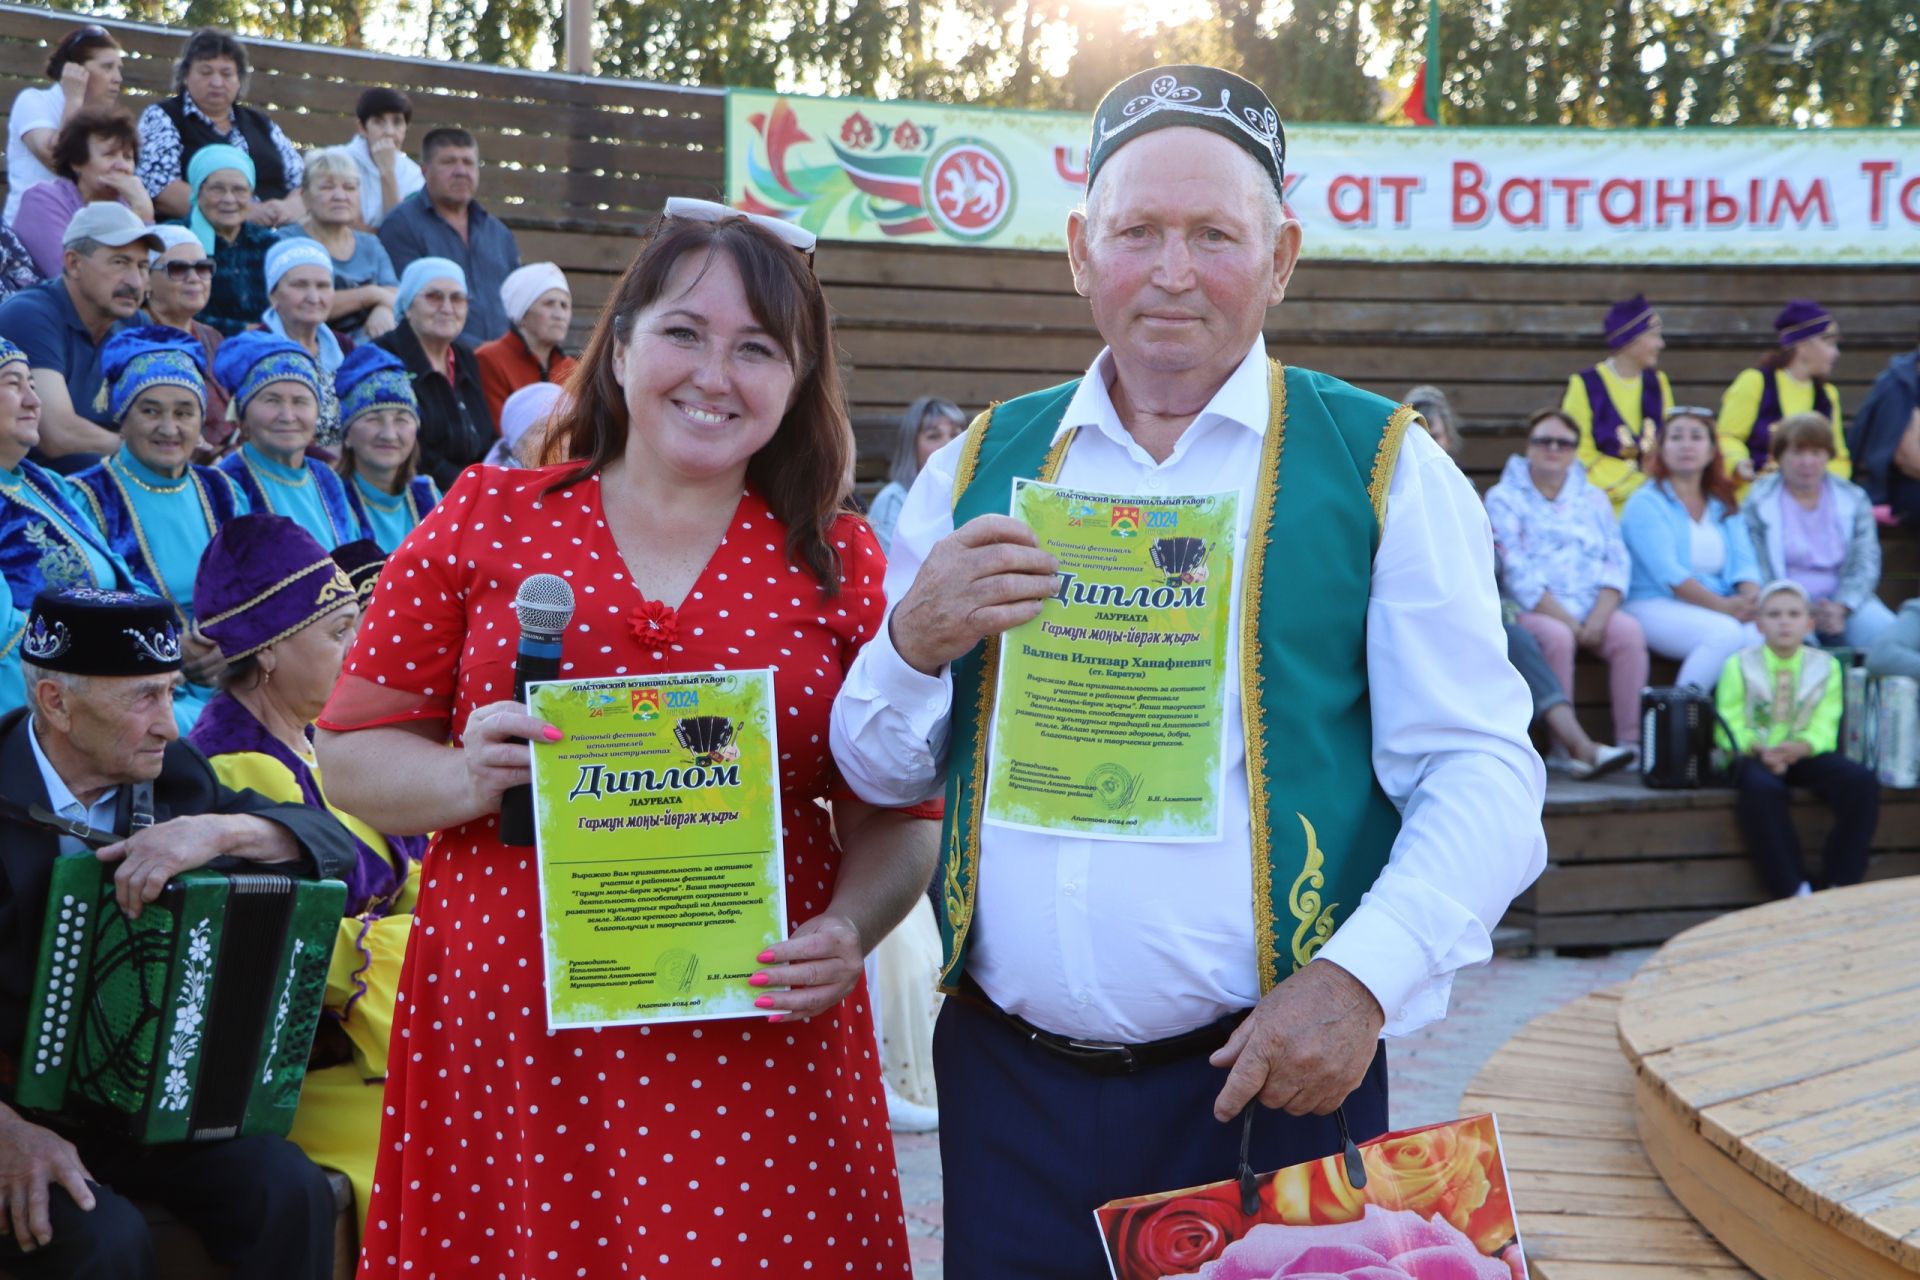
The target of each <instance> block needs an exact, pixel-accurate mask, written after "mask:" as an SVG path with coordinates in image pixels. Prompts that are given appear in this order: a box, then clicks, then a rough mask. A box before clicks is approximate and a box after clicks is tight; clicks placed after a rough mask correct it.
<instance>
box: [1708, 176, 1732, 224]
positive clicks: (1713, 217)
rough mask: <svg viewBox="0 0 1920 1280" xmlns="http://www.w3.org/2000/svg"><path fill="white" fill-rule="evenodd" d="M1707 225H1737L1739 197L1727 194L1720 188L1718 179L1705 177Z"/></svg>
mask: <svg viewBox="0 0 1920 1280" xmlns="http://www.w3.org/2000/svg"><path fill="white" fill-rule="evenodd" d="M1706 221H1707V225H1708V226H1710V227H1737V226H1739V225H1740V197H1739V196H1733V195H1728V194H1727V193H1726V192H1724V191H1722V190H1721V189H1720V179H1718V178H1708V179H1707V218H1706Z"/></svg>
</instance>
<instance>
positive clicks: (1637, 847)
mask: <svg viewBox="0 0 1920 1280" xmlns="http://www.w3.org/2000/svg"><path fill="white" fill-rule="evenodd" d="M1793 815H1794V824H1795V826H1796V827H1797V828H1798V830H1799V832H1800V839H1801V843H1802V845H1803V846H1804V847H1805V849H1806V850H1807V853H1808V857H1809V859H1810V860H1811V861H1812V863H1813V864H1814V865H1815V866H1816V867H1817V866H1818V863H1819V850H1820V846H1821V842H1822V841H1824V840H1825V839H1826V835H1827V830H1828V828H1829V826H1830V825H1831V819H1830V818H1829V816H1828V814H1827V810H1826V808H1825V806H1824V805H1822V804H1821V803H1820V802H1819V801H1818V800H1816V799H1815V798H1814V797H1813V796H1812V795H1811V794H1807V793H1800V794H1799V795H1798V796H1797V798H1796V800H1795V803H1794V809H1793ZM1544 822H1545V826H1546V832H1547V869H1546V871H1545V872H1543V873H1542V874H1541V876H1540V879H1539V880H1537V881H1535V882H1534V884H1533V886H1532V887H1531V888H1529V889H1528V890H1527V891H1526V892H1525V893H1523V894H1521V895H1520V897H1519V898H1518V899H1516V900H1515V902H1514V904H1513V907H1512V909H1511V910H1509V911H1508V913H1507V917H1506V920H1505V924H1506V925H1507V926H1509V929H1508V936H1510V937H1512V938H1514V939H1515V940H1516V942H1517V943H1519V944H1522V945H1524V944H1528V943H1530V944H1531V945H1532V946H1535V947H1552V948H1585V947H1626V946H1644V945H1647V944H1649V943H1658V942H1664V941H1666V940H1667V939H1668V938H1671V937H1673V936H1674V935H1675V934H1677V933H1679V932H1681V931H1682V930H1684V929H1688V928H1691V927H1693V926H1694V925H1697V924H1700V923H1702V922H1704V921H1707V920H1711V919H1713V918H1715V917H1717V916H1720V915H1723V914H1725V913H1726V912H1728V911H1734V910H1738V909H1740V908H1743V907H1750V906H1754V905H1756V904H1758V903H1761V902H1764V901H1766V892H1765V890H1764V889H1763V888H1762V886H1761V883H1760V876H1759V872H1758V871H1757V870H1755V868H1754V865H1753V862H1752V859H1751V858H1749V857H1748V855H1747V852H1746V842H1745V841H1744V840H1743V839H1742V838H1741V835H1740V828H1739V824H1738V823H1737V822H1736V821H1735V820H1734V813H1733V792H1732V791H1731V790H1730V789H1727V788H1703V789H1702V790H1699V791H1654V790H1649V789H1648V788H1646V787H1644V786H1642V785H1641V783H1640V776H1639V774H1638V773H1635V772H1627V773H1623V774H1619V775H1616V776H1614V777H1610V778H1603V779H1600V780H1598V781H1595V782H1573V781H1569V780H1567V779H1565V778H1562V777H1554V778H1552V779H1551V780H1550V781H1549V782H1548V784H1547V805H1546V811H1545V815H1544ZM1873 850H1874V852H1873V859H1872V862H1871V863H1870V864H1869V865H1868V869H1867V878H1868V879H1869V880H1870V881H1872V880H1884V879H1888V878H1890V877H1895V876H1909V875H1913V874H1915V873H1916V872H1920V791H1912V790H1908V791H1895V790H1890V789H1883V790H1882V791H1881V793H1880V826H1879V829H1878V831H1877V833H1876V834H1875V836H1874V842H1873Z"/></svg>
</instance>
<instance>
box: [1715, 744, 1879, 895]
mask: <svg viewBox="0 0 1920 1280" xmlns="http://www.w3.org/2000/svg"><path fill="white" fill-rule="evenodd" d="M1734 785H1735V786H1737V787H1739V788H1740V796H1739V799H1738V801H1737V802H1736V808H1737V810H1738V812H1739V815H1740V830H1741V831H1742V832H1743V833H1744V834H1745V835H1746V837H1747V847H1748V848H1749V849H1751V850H1752V851H1753V857H1754V861H1756V862H1758V863H1759V864H1760V875H1761V878H1762V879H1764V880H1765V881H1766V882H1767V892H1768V893H1770V894H1772V895H1773V896H1774V897H1776V898H1784V897H1787V896H1788V895H1790V894H1791V893H1793V891H1794V890H1795V889H1798V888H1799V887H1800V884H1801V882H1802V881H1809V882H1813V877H1811V876H1809V875H1808V874H1807V870H1806V867H1805V865H1804V864H1803V863H1802V862H1801V859H1800V835H1799V833H1798V832H1796V831H1795V830H1794V829H1793V817H1792V815H1791V814H1790V813H1789V812H1788V794H1787V788H1788V787H1790V786H1793V787H1805V788H1806V789H1807V790H1809V791H1811V792H1813V793H1814V794H1815V795H1817V796H1819V797H1820V798H1821V799H1822V800H1824V801H1826V803H1827V808H1829V809H1831V810H1833V829H1832V830H1831V831H1829V832H1828V833H1827V845H1826V865H1825V869H1826V874H1825V875H1824V876H1823V877H1822V878H1821V879H1820V880H1819V881H1817V882H1813V883H1814V887H1815V888H1816V889H1826V888H1831V887H1833V886H1835V885H1843V884H1859V883H1860V880H1861V877H1863V876H1864V875H1866V873H1867V852H1868V849H1869V847H1870V846H1871V845H1872V843H1873V829H1874V827H1875V826H1877V825H1878V824H1879V822H1880V782H1879V780H1878V779H1877V778H1875V777H1874V776H1873V772H1872V770H1870V769H1868V768H1867V767H1866V766H1865V765H1861V764H1856V763H1854V762H1853V761H1852V760H1849V759H1847V758H1846V757H1845V756H1843V755H1841V754H1840V753H1839V752H1837V751H1829V752H1827V753H1826V754H1824V755H1817V756H1808V757H1806V758H1805V759H1804V760H1799V761H1796V762H1795V763H1794V764H1792V765H1791V766H1789V767H1788V769H1787V772H1786V775H1785V776H1784V777H1782V776H1778V775H1775V774H1774V773H1772V772H1770V771H1769V770H1768V769H1767V767H1766V766H1765V765H1763V764H1761V763H1760V762H1759V761H1758V760H1755V759H1753V758H1752V757H1751V756H1749V757H1746V758H1744V759H1742V760H1740V761H1739V762H1738V763H1737V764H1736V766H1735V768H1734Z"/></svg>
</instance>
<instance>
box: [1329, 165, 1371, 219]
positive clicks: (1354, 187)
mask: <svg viewBox="0 0 1920 1280" xmlns="http://www.w3.org/2000/svg"><path fill="white" fill-rule="evenodd" d="M1348 191H1357V192H1359V194H1360V201H1359V203H1358V204H1357V205H1354V206H1353V207H1351V208H1344V207H1342V205H1341V202H1340V197H1341V195H1342V194H1343V193H1344V192H1348ZM1327 212H1328V213H1330V214H1332V215H1333V220H1334V221H1335V222H1337V223H1339V224H1340V225H1341V226H1343V227H1352V226H1362V227H1366V226H1372V225H1373V183H1372V182H1371V181H1369V180H1368V179H1367V178H1365V177H1355V176H1354V175H1353V174H1351V173H1343V174H1341V175H1340V176H1339V177H1337V178H1335V179H1334V180H1333V181H1332V182H1331V183H1329V184H1328V186H1327Z"/></svg>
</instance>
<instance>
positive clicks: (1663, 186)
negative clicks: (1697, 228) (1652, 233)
mask: <svg viewBox="0 0 1920 1280" xmlns="http://www.w3.org/2000/svg"><path fill="white" fill-rule="evenodd" d="M1678 185H1679V190H1677V191H1676V190H1675V189H1674V188H1673V186H1671V185H1669V184H1668V181H1667V179H1665V178H1662V179H1660V180H1659V181H1658V182H1656V183H1654V184H1653V220H1654V222H1655V224H1656V225H1658V226H1662V227H1670V226H1673V225H1674V224H1675V223H1676V222H1677V223H1678V224H1679V225H1680V226H1683V227H1690V226H1692V225H1693V223H1694V215H1693V179H1692V178H1687V179H1685V180H1684V181H1682V182H1680V183H1679V184H1678ZM1670 210H1678V212H1679V214H1680V216H1679V217H1678V218H1677V219H1676V218H1670V217H1668V216H1667V214H1668V212H1669V211H1670Z"/></svg>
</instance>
